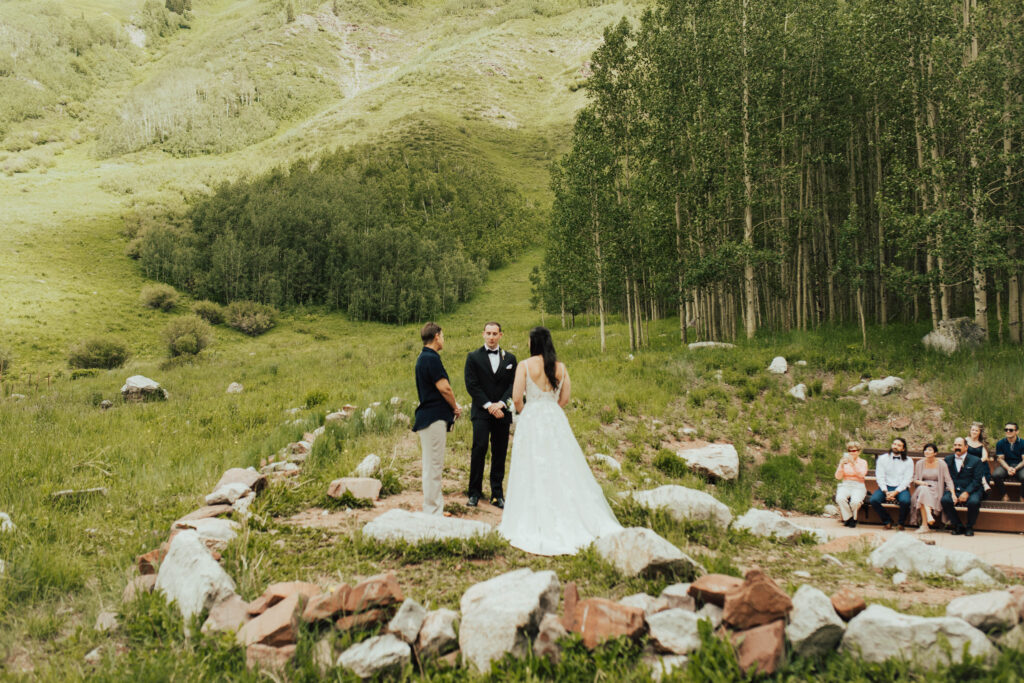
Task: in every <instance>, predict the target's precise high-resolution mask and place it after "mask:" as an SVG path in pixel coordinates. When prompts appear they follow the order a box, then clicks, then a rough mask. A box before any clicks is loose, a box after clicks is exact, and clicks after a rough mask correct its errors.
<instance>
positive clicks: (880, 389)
mask: <svg viewBox="0 0 1024 683" xmlns="http://www.w3.org/2000/svg"><path fill="white" fill-rule="evenodd" d="M902 388H903V380H902V379H900V378H899V377H894V376H892V375H889V376H888V377H886V378H885V379H873V380H871V381H870V382H868V391H870V392H871V393H872V394H875V395H876V396H885V395H887V394H891V393H892V392H894V391H899V390H900V389H902Z"/></svg>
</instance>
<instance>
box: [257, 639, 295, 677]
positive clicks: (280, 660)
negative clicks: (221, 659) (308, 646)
mask: <svg viewBox="0 0 1024 683" xmlns="http://www.w3.org/2000/svg"><path fill="white" fill-rule="evenodd" d="M294 656H295V646H294V645H284V646H281V647H272V646H270V645H262V644H260V643H253V644H252V645H250V646H248V647H247V648H245V668H247V669H250V670H252V669H255V668H257V667H259V669H260V670H262V671H272V672H276V673H280V672H281V671H282V670H284V668H285V667H286V666H287V665H288V662H290V661H291V660H292V657H294Z"/></svg>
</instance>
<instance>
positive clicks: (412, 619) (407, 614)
mask: <svg viewBox="0 0 1024 683" xmlns="http://www.w3.org/2000/svg"><path fill="white" fill-rule="evenodd" d="M426 618H427V609H426V608H425V607H424V606H423V605H421V604H420V603H418V602H416V601H415V600H413V599H412V598H406V599H405V602H403V603H402V606H401V607H399V608H398V612H396V613H395V616H394V617H392V619H391V621H390V622H388V633H394V634H395V635H396V636H398V637H399V638H401V639H402V640H404V641H405V642H407V643H409V644H415V643H416V638H417V636H419V634H420V627H422V626H423V621H424V620H425V619H426Z"/></svg>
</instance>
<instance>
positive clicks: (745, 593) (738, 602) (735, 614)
mask: <svg viewBox="0 0 1024 683" xmlns="http://www.w3.org/2000/svg"><path fill="white" fill-rule="evenodd" d="M791 609H793V601H792V600H790V599H789V596H788V595H786V593H785V591H783V590H782V589H781V588H779V586H778V584H777V583H775V582H774V581H772V580H771V578H769V577H768V575H767V574H765V573H764V572H762V571H761V570H760V569H751V570H750V571H749V572H747V576H746V578H745V579H744V580H743V584H742V585H741V586H740V587H738V588H736V589H734V590H731V591H729V593H728V594H726V596H725V605H724V608H723V610H724V611H723V612H722V620H723V621H725V623H727V624H729V625H730V626H732V627H733V628H736V629H740V630H745V629H750V628H753V627H755V626H760V625H761V624H767V623H768V622H771V621H775V620H777V619H785V618H786V615H787V614H789V611H790V610H791Z"/></svg>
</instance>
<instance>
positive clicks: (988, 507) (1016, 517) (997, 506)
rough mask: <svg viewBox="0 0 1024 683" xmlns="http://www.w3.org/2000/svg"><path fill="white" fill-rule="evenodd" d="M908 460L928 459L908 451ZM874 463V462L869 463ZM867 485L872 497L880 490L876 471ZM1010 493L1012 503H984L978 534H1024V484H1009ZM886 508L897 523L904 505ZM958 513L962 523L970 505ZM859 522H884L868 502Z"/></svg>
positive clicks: (869, 451) (874, 451) (874, 450)
mask: <svg viewBox="0 0 1024 683" xmlns="http://www.w3.org/2000/svg"><path fill="white" fill-rule="evenodd" d="M863 452H864V455H870V456H879V455H882V454H883V453H888V452H889V451H888V450H887V449H880V448H865V449H864V451H863ZM907 455H908V457H911V458H913V459H914V460H917V459H919V458H922V457H924V454H923V453H921V452H920V451H907ZM947 455H950V453H940V454H939V455H938V457H941V458H945V457H946V456H947ZM869 462H870V460H869ZM993 469H994V463H992V462H989V470H990V471H991V470H993ZM864 484H865V486H866V487H867V490H868V498H870V497H871V494H872V493H874V492H875V491H876V490H877V489H878V484H877V482H876V480H875V470H874V469H869V470H868V475H867V477H865V479H864ZM913 490H914V485H913V484H911V485H910V491H911V494H913ZM988 493H989V495H993V492H992V491H989V492H988ZM1006 493H1007V497H1008V498H1009V500H1006V501H1001V500H982V501H981V510H980V511H979V512H978V521H977V522H976V523H975V526H974V528H975V529H976V530H977V531H1006V532H1011V533H1024V501H1021V485H1020V482H1017V481H1007V482H1006ZM882 507H884V508H885V509H886V510H888V511H889V515H890V516H891V517H892V518H893V520H894V521H895V520H897V519H899V510H900V506H899V505H898V504H896V503H883V504H882ZM956 509H957V511H958V512H959V513H960V519H961V521H962V520H964V519H965V518H966V515H967V506H966V505H957V506H956ZM857 521H858V522H864V523H866V524H881V523H882V520H881V519H879V518H878V515H877V514H876V513H875V510H874V508H872V507H871V506H870V505H868V502H867V499H865V500H864V505H862V506H861V508H860V513H859V514H858V515H857Z"/></svg>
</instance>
